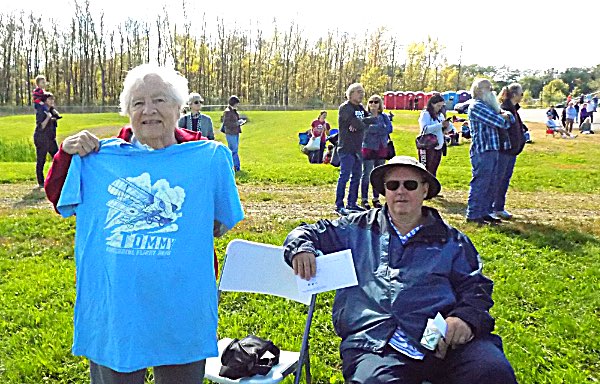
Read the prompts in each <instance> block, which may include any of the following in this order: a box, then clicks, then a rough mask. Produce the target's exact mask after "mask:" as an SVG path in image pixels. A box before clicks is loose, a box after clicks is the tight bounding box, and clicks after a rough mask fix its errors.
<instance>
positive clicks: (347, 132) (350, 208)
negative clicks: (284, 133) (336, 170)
mask: <svg viewBox="0 0 600 384" xmlns="http://www.w3.org/2000/svg"><path fill="white" fill-rule="evenodd" d="M364 96H365V89H364V87H363V86H362V84H360V83H354V84H351V85H350V86H349V87H348V89H347V90H346V98H347V100H346V101H345V102H344V103H342V104H341V105H340V107H339V111H338V129H339V133H338V142H337V149H336V150H337V152H338V154H339V162H340V176H339V178H338V181H337V187H336V194H335V211H336V212H337V213H338V214H340V215H348V214H349V213H351V212H362V211H365V210H368V209H370V208H371V205H370V204H369V195H368V192H369V175H370V174H371V171H372V170H373V168H374V167H376V166H378V165H381V164H383V163H384V162H385V159H386V158H387V157H390V153H389V151H390V146H389V145H388V143H389V140H390V137H389V135H390V133H392V123H391V121H390V119H389V117H388V116H387V115H386V114H385V113H383V99H382V98H381V97H380V96H379V95H372V96H371V97H369V99H368V110H367V109H365V107H364V106H363V105H362V100H363V98H364ZM348 181H350V187H349V189H348V199H347V204H344V198H345V195H346V186H347V184H348ZM359 186H360V187H361V205H360V206H359V205H358V190H359ZM371 203H372V204H373V207H381V203H380V201H379V192H378V191H377V190H373V199H372V200H371Z"/></svg>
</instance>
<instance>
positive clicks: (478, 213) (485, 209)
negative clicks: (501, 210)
mask: <svg viewBox="0 0 600 384" xmlns="http://www.w3.org/2000/svg"><path fill="white" fill-rule="evenodd" d="M497 169H498V151H485V152H482V153H471V171H472V174H473V177H472V178H471V184H470V188H469V200H468V203H467V219H480V218H482V217H484V216H486V215H489V214H490V213H491V211H492V203H493V202H494V196H495V194H494V193H495V191H496V183H497V182H498V177H497Z"/></svg>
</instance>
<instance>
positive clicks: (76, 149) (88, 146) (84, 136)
mask: <svg viewBox="0 0 600 384" xmlns="http://www.w3.org/2000/svg"><path fill="white" fill-rule="evenodd" d="M99 149H100V140H98V138H97V137H96V136H95V135H93V134H92V133H90V132H89V131H86V130H83V131H81V132H79V133H76V134H74V135H72V136H69V137H67V138H66V139H65V140H64V141H63V143H62V150H63V151H65V152H66V153H68V154H69V155H75V154H78V155H79V156H85V155H87V154H89V153H90V152H98V150H99Z"/></svg>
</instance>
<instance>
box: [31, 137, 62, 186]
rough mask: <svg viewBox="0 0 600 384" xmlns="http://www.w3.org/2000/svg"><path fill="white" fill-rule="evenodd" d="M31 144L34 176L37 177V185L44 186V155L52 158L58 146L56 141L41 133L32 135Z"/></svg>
mask: <svg viewBox="0 0 600 384" xmlns="http://www.w3.org/2000/svg"><path fill="white" fill-rule="evenodd" d="M33 143H34V145H35V157H36V164H35V175H36V177H37V181H38V185H40V186H43V185H44V165H45V164H46V155H48V154H50V156H52V157H54V155H56V152H58V144H57V143H56V139H50V138H48V137H46V136H45V135H44V134H43V133H35V134H34V135H33Z"/></svg>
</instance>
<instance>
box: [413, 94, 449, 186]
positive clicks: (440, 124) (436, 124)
mask: <svg viewBox="0 0 600 384" xmlns="http://www.w3.org/2000/svg"><path fill="white" fill-rule="evenodd" d="M445 103H446V102H445V101H444V98H443V97H442V96H441V95H439V94H436V95H433V96H432V97H431V98H430V99H429V101H428V102H427V107H426V108H425V109H424V110H423V111H421V115H420V116H419V127H420V129H421V135H426V134H433V135H435V137H436V138H437V145H436V146H435V147H433V148H427V149H418V152H419V160H420V161H421V163H423V164H425V167H426V168H427V170H428V171H429V172H430V173H431V174H432V175H434V176H436V175H437V170H438V167H439V166H440V162H441V161H442V155H443V154H444V153H445V151H446V139H445V138H444V130H445V129H447V128H448V127H450V122H449V121H447V120H445V117H444V114H443V113H442V108H443V107H444V105H445Z"/></svg>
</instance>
